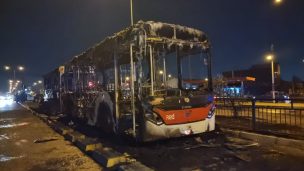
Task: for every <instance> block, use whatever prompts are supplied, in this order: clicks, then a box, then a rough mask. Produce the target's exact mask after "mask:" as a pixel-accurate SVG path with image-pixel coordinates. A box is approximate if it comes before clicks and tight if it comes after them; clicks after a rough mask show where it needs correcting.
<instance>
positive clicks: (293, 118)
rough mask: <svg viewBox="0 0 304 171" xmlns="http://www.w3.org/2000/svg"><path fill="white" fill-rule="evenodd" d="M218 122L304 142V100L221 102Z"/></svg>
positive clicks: (230, 99)
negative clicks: (303, 140)
mask: <svg viewBox="0 0 304 171" xmlns="http://www.w3.org/2000/svg"><path fill="white" fill-rule="evenodd" d="M216 107H217V110H216V115H217V122H218V123H219V124H220V125H221V126H223V127H228V128H239V129H243V130H254V131H261V132H265V133H275V134H282V135H284V136H290V137H296V138H301V139H304V99H288V100H285V99H276V100H272V99H254V98H252V99H248V98H217V99H216Z"/></svg>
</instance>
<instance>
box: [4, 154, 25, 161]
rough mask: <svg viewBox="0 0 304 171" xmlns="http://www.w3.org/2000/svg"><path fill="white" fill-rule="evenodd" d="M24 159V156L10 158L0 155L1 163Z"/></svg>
mask: <svg viewBox="0 0 304 171" xmlns="http://www.w3.org/2000/svg"><path fill="white" fill-rule="evenodd" d="M22 157H24V156H18V157H10V156H5V155H3V154H0V162H6V161H10V160H13V159H19V158H22Z"/></svg>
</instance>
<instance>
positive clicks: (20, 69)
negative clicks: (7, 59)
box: [4, 65, 25, 80]
mask: <svg viewBox="0 0 304 171" xmlns="http://www.w3.org/2000/svg"><path fill="white" fill-rule="evenodd" d="M11 69H12V70H13V73H14V78H13V80H16V70H17V71H24V69H25V68H24V66H17V67H11V66H8V65H5V66H4V70H5V71H9V70H11Z"/></svg>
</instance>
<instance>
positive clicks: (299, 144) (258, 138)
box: [221, 128, 304, 150]
mask: <svg viewBox="0 0 304 171" xmlns="http://www.w3.org/2000/svg"><path fill="white" fill-rule="evenodd" d="M221 130H222V131H223V132H225V133H227V134H232V135H234V136H236V137H239V138H244V139H248V140H252V141H255V142H258V143H260V144H262V145H278V146H288V147H292V148H297V149H300V150H304V141H303V140H296V139H289V138H282V137H277V136H273V135H263V134H258V133H253V132H246V131H240V130H232V129H224V128H221Z"/></svg>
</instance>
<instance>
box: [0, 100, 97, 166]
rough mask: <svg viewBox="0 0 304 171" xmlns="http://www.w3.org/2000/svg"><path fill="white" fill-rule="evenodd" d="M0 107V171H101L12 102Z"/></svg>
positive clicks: (34, 117)
mask: <svg viewBox="0 0 304 171" xmlns="http://www.w3.org/2000/svg"><path fill="white" fill-rule="evenodd" d="M1 104H2V105H1V106H0V170H1V171H11V170H12V171H24V170H30V171H42V170H43V171H51V170H65V171H66V170H70V171H74V170H83V171H85V170H90V171H91V170H92V171H95V170H96V171H97V170H101V167H100V166H99V165H98V164H96V163H95V162H94V161H93V160H92V159H90V158H89V157H87V156H85V155H84V154H83V153H82V152H81V151H80V150H78V148H76V147H74V146H73V145H71V144H70V142H68V141H65V140H64V139H63V137H61V136H60V135H58V134H57V133H55V132H54V131H53V130H52V129H51V128H49V127H48V126H47V125H46V124H45V123H43V122H42V121H41V120H39V119H38V118H37V117H36V116H34V115H32V114H31V113H30V112H28V111H26V110H25V109H24V108H22V107H20V106H19V105H18V104H16V103H15V102H11V103H10V102H3V101H2V102H1Z"/></svg>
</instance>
